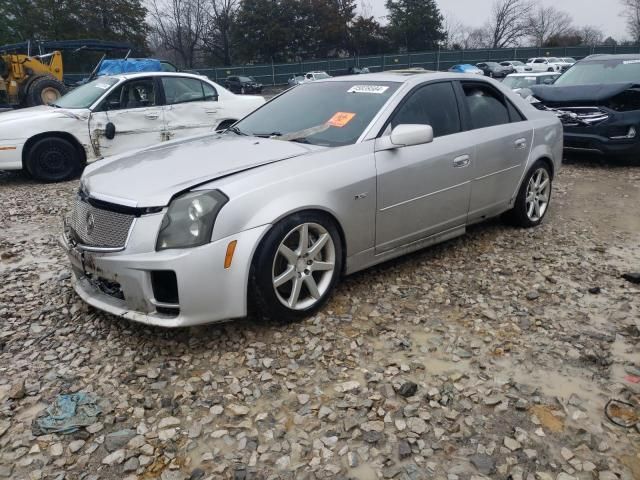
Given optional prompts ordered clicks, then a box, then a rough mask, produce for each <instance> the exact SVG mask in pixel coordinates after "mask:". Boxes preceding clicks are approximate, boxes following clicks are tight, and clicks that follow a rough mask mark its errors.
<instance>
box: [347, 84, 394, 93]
mask: <svg viewBox="0 0 640 480" xmlns="http://www.w3.org/2000/svg"><path fill="white" fill-rule="evenodd" d="M387 90H389V87H385V86H383V85H354V86H353V87H351V88H350V89H349V90H347V93H376V94H378V95H380V94H383V93H384V92H386V91H387Z"/></svg>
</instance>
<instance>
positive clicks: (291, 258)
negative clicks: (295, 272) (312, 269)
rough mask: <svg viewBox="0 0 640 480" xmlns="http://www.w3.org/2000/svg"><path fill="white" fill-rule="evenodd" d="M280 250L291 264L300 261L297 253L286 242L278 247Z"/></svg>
mask: <svg viewBox="0 0 640 480" xmlns="http://www.w3.org/2000/svg"><path fill="white" fill-rule="evenodd" d="M278 252H279V253H280V255H282V256H283V257H284V258H286V259H287V263H288V264H289V265H295V264H296V262H297V261H298V256H297V255H296V253H295V252H294V251H293V250H291V249H290V248H289V247H287V246H286V245H284V244H281V245H280V247H278Z"/></svg>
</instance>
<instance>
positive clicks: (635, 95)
mask: <svg viewBox="0 0 640 480" xmlns="http://www.w3.org/2000/svg"><path fill="white" fill-rule="evenodd" d="M638 79H640V55H597V56H593V57H590V58H588V59H585V60H581V61H579V62H578V63H576V64H575V65H574V66H573V67H572V68H571V69H570V70H569V71H567V72H566V73H564V74H563V75H562V76H560V77H559V78H558V79H557V80H556V81H555V83H554V84H553V85H550V86H547V85H537V86H533V87H531V92H532V97H531V100H532V101H533V102H534V104H535V106H536V107H537V108H540V109H542V110H550V111H552V112H554V113H556V115H558V116H559V117H560V119H561V120H562V123H563V125H564V141H565V148H566V149H567V150H570V151H581V152H594V153H600V154H603V155H606V156H611V157H626V158H638V157H639V156H640V135H639V132H638V129H639V128H640V90H639V89H638Z"/></svg>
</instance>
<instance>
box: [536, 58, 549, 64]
mask: <svg viewBox="0 0 640 480" xmlns="http://www.w3.org/2000/svg"><path fill="white" fill-rule="evenodd" d="M533 63H547V61H546V60H545V59H544V58H538V59H536V61H535V62H533Z"/></svg>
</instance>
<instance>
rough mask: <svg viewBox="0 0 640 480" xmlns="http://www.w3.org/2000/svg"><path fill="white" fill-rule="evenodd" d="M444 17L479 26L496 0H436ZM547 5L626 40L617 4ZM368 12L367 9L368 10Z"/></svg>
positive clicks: (377, 0)
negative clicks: (450, 16) (448, 16)
mask: <svg viewBox="0 0 640 480" xmlns="http://www.w3.org/2000/svg"><path fill="white" fill-rule="evenodd" d="M360 2H361V4H362V5H370V10H371V13H372V15H374V16H376V17H382V16H385V15H386V14H387V12H386V9H385V7H384V4H385V0H360ZM437 2H438V5H439V6H440V10H441V11H442V13H443V14H444V15H447V14H451V15H453V16H454V17H456V18H458V19H459V20H460V21H461V22H463V23H465V24H467V25H472V26H480V25H482V24H483V23H484V22H485V20H486V19H487V12H488V10H489V9H490V8H491V5H492V4H493V0H437ZM538 2H539V3H542V4H545V5H553V6H555V7H556V8H558V9H561V10H565V11H567V12H569V13H570V14H571V15H572V16H573V20H574V23H575V24H576V25H577V26H579V25H595V26H597V27H600V28H601V29H602V31H603V32H604V33H605V36H609V35H611V36H612V37H613V38H616V39H621V38H627V32H626V30H625V23H624V19H623V18H621V17H620V11H621V10H622V8H621V7H620V2H619V1H618V0H538ZM365 9H366V7H365Z"/></svg>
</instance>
